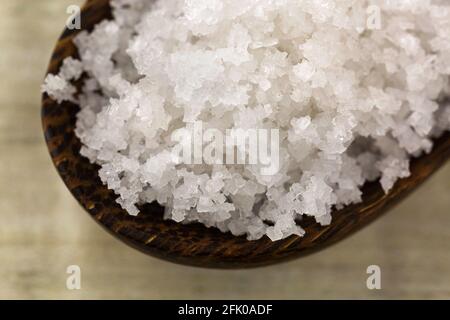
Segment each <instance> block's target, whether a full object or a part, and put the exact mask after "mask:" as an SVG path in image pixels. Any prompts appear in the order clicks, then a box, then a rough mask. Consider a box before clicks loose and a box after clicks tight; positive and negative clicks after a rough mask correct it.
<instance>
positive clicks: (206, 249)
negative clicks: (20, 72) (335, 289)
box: [42, 0, 450, 268]
mask: <svg viewBox="0 0 450 320" xmlns="http://www.w3.org/2000/svg"><path fill="white" fill-rule="evenodd" d="M110 16H111V10H110V7H109V1H108V0H91V1H88V2H87V3H86V5H85V6H84V8H83V10H82V17H81V21H82V24H83V29H84V30H91V29H92V28H93V26H94V25H95V24H96V23H98V22H100V21H101V20H103V19H108V18H110ZM78 32H79V31H78V30H65V31H64V33H63V35H62V36H61V38H60V39H59V41H58V43H57V46H56V48H55V50H54V54H53V56H52V58H51V62H50V65H49V68H48V73H57V72H58V70H59V68H60V66H61V63H62V61H63V60H64V59H65V58H66V57H69V56H74V57H76V56H77V51H76V48H75V47H74V45H73V43H72V39H73V37H74V36H75V35H76V34H77V33H78ZM78 110H79V107H78V106H77V105H75V104H72V103H68V102H64V103H61V104H59V103H57V102H56V101H54V100H52V99H50V98H49V97H48V96H47V95H44V96H43V102H42V122H43V129H44V134H45V139H46V142H47V145H48V148H49V151H50V155H51V158H52V160H53V162H54V164H55V166H56V168H57V170H58V172H59V174H60V175H61V177H62V179H63V180H64V182H65V184H66V185H67V187H68V188H69V190H70V191H71V192H72V194H73V195H74V196H75V198H76V199H77V200H78V202H79V203H80V204H81V205H82V206H83V207H84V208H85V209H86V210H87V212H89V214H90V215H91V216H92V217H93V218H94V219H95V220H97V222H98V223H100V224H101V225H102V226H103V227H104V228H106V230H108V231H109V232H111V233H112V234H113V235H114V236H116V237H117V238H119V239H121V240H122V241H124V242H125V243H127V244H129V245H131V246H132V247H134V248H136V249H139V250H140V251H142V252H144V253H146V254H149V255H152V256H155V257H159V258H162V259H166V260H169V261H172V262H176V263H181V264H188V265H194V266H201V267H215V268H247V267H256V266H262V265H268V264H274V263H278V262H282V261H287V260H290V259H294V258H298V257H301V256H305V255H307V254H310V253H312V252H315V251H317V250H320V249H323V248H325V247H327V246H329V245H331V244H333V243H336V242H337V241H339V240H341V239H343V238H345V237H347V236H348V235H350V234H352V233H354V232H355V231H357V230H360V229H361V228H362V227H364V226H366V225H367V224H369V223H370V222H372V221H373V220H374V219H375V218H377V217H379V216H380V215H382V214H383V213H384V212H386V210H387V209H389V207H391V206H392V205H393V204H395V203H397V202H398V201H399V200H401V199H402V198H404V197H405V196H406V195H407V194H408V193H409V192H411V191H412V190H413V189H415V188H416V187H417V186H419V185H420V184H421V183H422V182H423V181H425V180H426V179H427V178H428V177H429V176H430V175H431V174H432V173H433V172H435V171H436V170H437V169H438V168H439V167H441V166H442V164H443V163H444V162H445V161H447V159H448V158H449V156H450V134H446V135H444V136H443V137H441V138H440V139H438V140H436V141H435V146H434V149H433V151H432V152H431V153H430V154H428V155H424V156H422V157H420V158H418V159H415V160H413V161H412V165H411V172H412V174H411V177H409V178H407V179H403V180H401V181H398V182H397V184H396V185H395V187H394V188H393V190H392V191H391V192H389V193H388V194H384V193H383V191H382V189H381V187H380V185H379V184H378V183H370V184H367V185H365V186H364V188H363V194H364V196H363V202H362V203H360V204H355V205H351V206H348V207H346V208H344V209H342V210H339V211H335V212H334V213H333V221H332V224H331V225H329V226H326V227H321V226H319V225H318V224H317V223H315V222H314V221H313V220H312V219H306V220H305V221H303V223H302V227H303V228H304V229H305V230H306V235H305V236H304V237H303V238H300V237H297V236H291V237H289V238H288V239H285V240H282V241H278V242H271V241H270V240H269V239H268V238H267V237H264V238H263V239H261V240H258V241H247V240H246V239H245V238H244V237H234V236H233V235H231V234H229V233H221V232H220V231H218V230H216V229H214V228H211V229H208V228H206V227H204V226H203V225H199V224H191V225H182V224H177V223H175V222H172V221H166V220H163V217H162V215H163V211H164V209H163V208H162V207H161V206H159V205H157V204H149V205H145V206H144V207H143V208H142V213H141V214H140V215H139V216H138V217H132V216H130V215H128V214H127V213H126V212H125V211H124V210H123V209H121V208H120V206H119V205H117V204H116V202H115V198H116V196H115V195H114V193H113V192H112V191H110V190H108V189H107V188H106V187H105V186H104V185H103V184H102V183H101V181H100V179H99V177H98V167H97V166H96V165H93V164H90V163H89V161H88V160H87V159H85V158H83V157H82V156H81V155H80V154H79V150H80V147H81V145H80V141H79V140H78V139H77V138H76V136H75V134H74V126H75V116H76V114H77V112H78Z"/></svg>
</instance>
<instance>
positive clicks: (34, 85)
mask: <svg viewBox="0 0 450 320" xmlns="http://www.w3.org/2000/svg"><path fill="white" fill-rule="evenodd" d="M80 3H81V0H39V1H34V0H2V1H1V2H0V17H1V18H0V75H1V77H0V215H1V216H0V217H1V221H0V298H14V299H16V298H27V299H28V298H31V299H38V298H51V299H54V298H64V299H73V298H84V299H87V298H227V299H231V298H257V299H259V298H276V299H287V298H290V299H297V298H298V299H300V298H311V299H316V298H450V251H449V250H450V165H448V166H446V167H445V168H444V169H442V170H441V171H440V172H439V173H438V174H437V175H436V176H434V178H433V179H432V180H431V181H429V182H428V183H427V184H426V185H424V186H423V187H422V188H421V189H420V190H419V191H418V192H416V193H415V194H414V195H413V196H411V197H410V198H409V199H407V200H406V201H405V202H403V203H402V204H401V205H400V206H399V207H397V208H396V209H395V210H392V211H391V212H390V213H389V214H388V215H386V216H385V217H383V218H382V219H380V220H378V221H377V222H376V223H374V224H373V225H371V226H369V227H368V228H366V229H365V230H363V231H361V232H360V233H358V234H357V235H355V236H353V237H352V238H350V239H348V240H346V241H344V242H341V243H339V244H338V245H336V246H334V247H332V248H330V249H328V250H326V251H323V252H321V253H318V254H316V255H313V256H310V257H307V258H305V259H301V260H297V261H295V262H291V263H287V264H282V265H278V266H273V267H268V268H263V269H256V270H246V271H219V270H202V269H196V268H190V267H184V266H177V265H173V264H170V263H166V262H163V261H159V260H156V259H153V258H149V257H147V256H145V255H143V254H141V253H139V252H136V251H134V250H132V249H130V248H128V247H127V246H125V245H124V244H122V243H120V242H119V241H117V240H115V239H114V238H112V237H111V236H110V235H108V234H107V233H106V232H104V231H103V230H102V229H101V228H100V227H99V226H97V225H96V224H95V223H94V222H93V221H91V219H90V218H89V217H88V215H87V214H86V213H84V212H83V210H82V209H80V208H79V207H78V204H77V203H76V202H75V200H74V199H73V198H72V196H71V195H70V194H69V192H68V191H67V190H66V188H65V187H64V185H63V183H62V182H61V180H60V179H59V177H58V176H57V174H56V171H55V169H54V168H53V166H52V164H51V162H50V159H49V156H48V154H47V150H46V147H45V145H44V142H43V138H42V131H41V126H40V117H39V112H40V93H39V86H40V83H41V81H42V77H43V75H44V72H45V69H46V64H47V61H48V59H49V57H50V53H51V51H52V48H53V45H54V43H55V41H56V39H57V36H58V35H59V33H60V32H61V30H62V26H63V25H64V22H65V20H66V18H67V16H66V12H65V9H66V7H67V6H68V5H69V4H80ZM71 264H77V265H79V266H80V267H81V269H82V290H80V291H69V290H67V289H66V287H65V280H66V273H65V270H66V267H67V266H68V265H71ZM371 264H377V265H379V266H380V267H381V268H382V272H383V274H382V275H383V277H382V286H383V289H382V290H381V291H377V292H374V291H369V290H368V289H367V288H366V277H367V275H366V273H365V272H366V268H367V266H369V265H371Z"/></svg>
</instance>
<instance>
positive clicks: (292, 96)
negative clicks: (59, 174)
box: [43, 0, 450, 241]
mask: <svg viewBox="0 0 450 320" xmlns="http://www.w3.org/2000/svg"><path fill="white" fill-rule="evenodd" d="M111 3H112V6H113V15H114V19H113V20H111V21H103V22H101V23H99V24H98V25H97V26H96V27H95V29H94V31H93V32H91V33H90V34H89V33H88V32H86V31H84V32H82V33H81V34H80V35H79V36H77V38H76V39H75V44H76V45H77V47H78V50H79V56H80V60H79V61H78V60H74V59H72V58H69V59H67V60H66V61H65V62H64V65H63V66H62V68H61V70H60V73H59V74H58V75H49V76H48V77H47V79H46V80H45V84H44V86H43V90H44V91H46V92H47V93H48V94H49V95H50V96H52V97H53V98H54V99H56V100H58V101H62V100H73V101H77V102H78V103H79V105H80V107H81V111H80V112H79V114H78V122H77V128H76V134H77V136H78V137H79V139H80V140H81V141H82V143H83V148H82V150H81V153H82V155H83V156H85V157H87V158H89V160H90V161H92V162H94V163H97V164H99V165H100V166H101V170H100V172H99V175H100V177H101V179H102V181H103V182H104V183H105V184H106V185H107V186H108V188H110V189H112V190H114V192H115V193H116V194H117V201H118V203H119V204H120V205H121V206H122V207H123V208H124V209H126V210H127V211H128V212H129V213H130V214H131V215H137V214H138V213H139V209H138V207H139V205H140V204H143V203H148V202H153V201H157V202H159V203H160V204H161V205H164V206H165V207H166V208H167V210H166V218H168V219H173V220H175V221H177V222H180V223H188V222H200V223H203V224H204V225H206V226H208V227H216V228H219V229H220V230H221V231H223V232H232V233H233V234H234V235H237V236H238V235H246V236H247V238H248V239H249V240H255V239H259V238H261V237H263V236H264V235H267V236H268V237H270V239H272V240H273V241H276V240H280V239H283V238H286V237H288V236H290V235H293V234H296V235H300V236H301V235H303V234H304V230H303V229H302V228H301V227H300V226H299V222H301V219H302V217H304V216H313V217H314V218H315V220H316V221H317V222H318V223H320V224H322V225H327V224H329V223H330V222H331V215H330V213H331V211H332V210H333V209H334V208H342V207H343V206H346V205H349V204H352V203H357V202H359V201H361V191H360V188H361V186H362V185H363V184H364V183H365V182H366V181H373V180H376V179H380V182H381V185H382V186H383V188H384V190H385V191H386V192H387V191H389V190H390V189H391V188H392V187H393V185H394V183H395V181H396V180H397V179H399V178H403V177H407V176H408V175H409V174H410V172H409V159H410V158H411V157H412V156H419V155H421V154H422V153H424V152H430V150H431V148H432V141H431V139H432V138H433V137H434V136H438V135H440V134H442V133H443V132H444V131H446V130H449V129H450V108H449V106H448V103H445V99H444V98H445V96H446V95H448V94H449V93H450V86H449V75H450V3H449V2H448V1H439V0H435V1H434V0H408V1H390V0H379V1H375V0H371V1H370V0H244V1H243V0H164V1H156V2H154V1H149V0H111ZM368 8H372V9H379V13H380V15H379V18H381V21H379V22H380V28H369V27H368V25H366V21H367V20H368V19H369V18H370V17H368V16H366V15H367V14H368V12H369V13H371V12H376V10H375V11H373V10H367V9H368ZM361 15H362V16H361ZM82 74H84V75H85V81H84V86H83V88H82V90H81V92H79V94H77V95H75V93H76V89H75V87H74V86H73V85H72V84H71V82H73V80H77V79H79V78H80V76H81V75H82ZM199 120H201V121H202V122H203V123H204V124H205V125H207V126H209V127H212V128H217V129H219V130H222V131H225V130H226V129H230V128H239V127H245V126H249V125H250V124H251V126H253V127H255V128H265V129H272V128H277V129H279V130H280V170H279V171H278V173H276V174H274V175H271V176H262V175H261V174H260V172H259V171H258V170H255V168H254V166H251V165H248V166H247V165H206V164H203V165H189V164H181V165H180V164H177V163H176V162H175V161H174V158H173V156H172V152H171V151H172V148H173V147H174V143H173V141H171V139H170V137H171V133H172V132H174V130H176V129H180V128H183V127H187V126H188V124H189V123H192V122H194V121H199Z"/></svg>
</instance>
